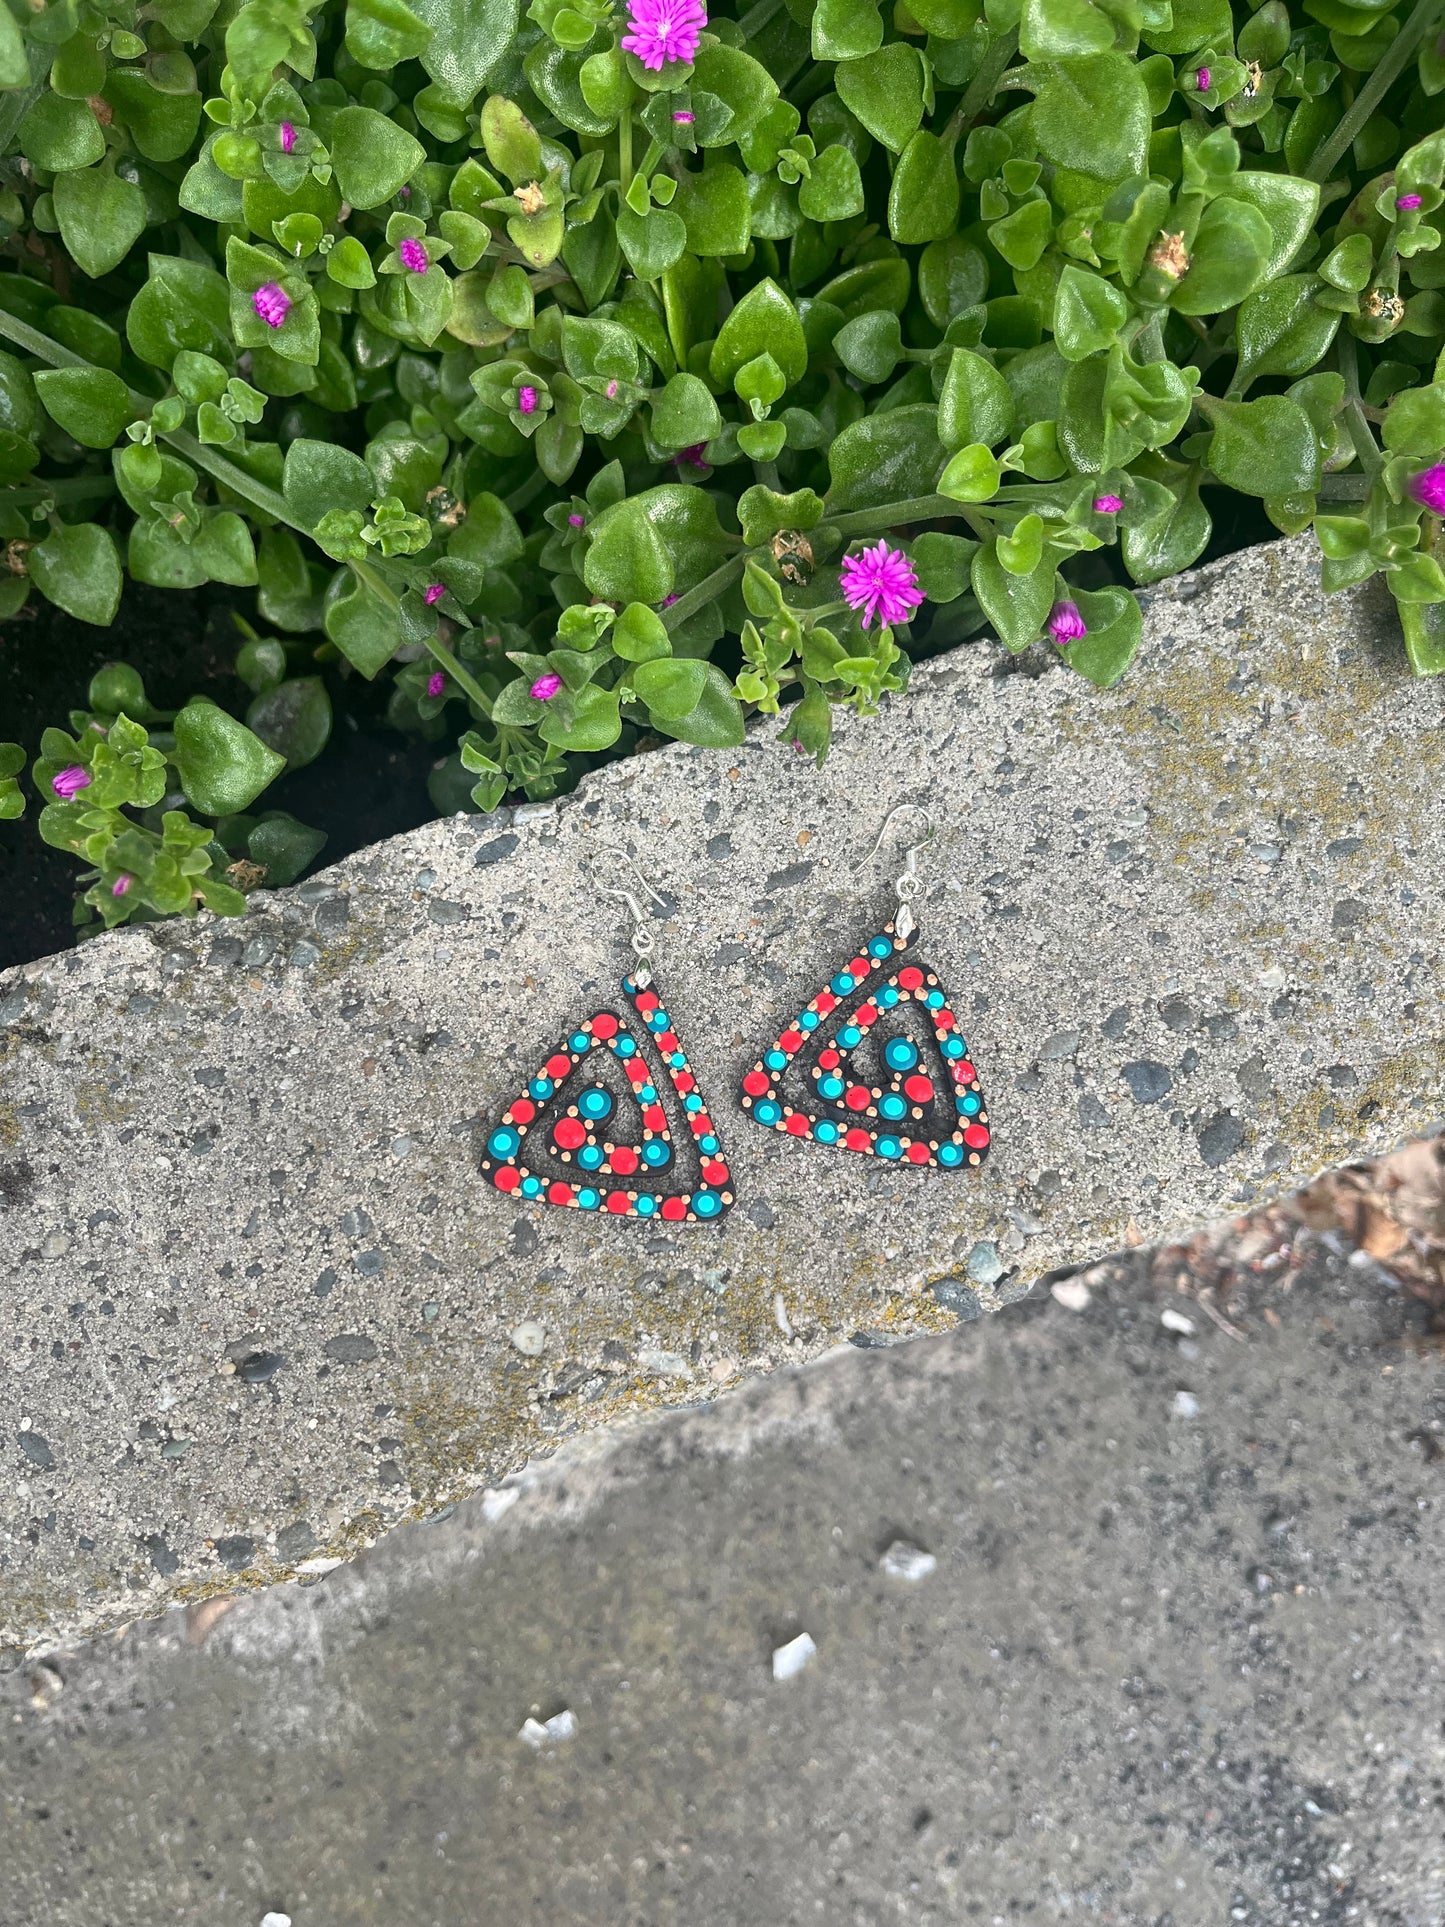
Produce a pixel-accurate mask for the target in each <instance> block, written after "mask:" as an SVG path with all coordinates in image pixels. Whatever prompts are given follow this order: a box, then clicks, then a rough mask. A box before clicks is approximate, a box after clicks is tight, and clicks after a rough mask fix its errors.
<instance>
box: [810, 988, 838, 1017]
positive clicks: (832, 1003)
mask: <svg viewBox="0 0 1445 1927" xmlns="http://www.w3.org/2000/svg"><path fill="white" fill-rule="evenodd" d="M813 1001H814V1003H816V1005H817V1006H818V1010H819V1012H820V1013H821V1015H822V1016H824V1017H826V1016H827V1015H828V1012H829V1011H830V1010H832V1009H834V1008H835V1007H836V1005H837V1002H838V999H837V998H836V997H835V996H834V995H833V993H832V991H831V990H820V991H819V992H818V995H817V996H816V997H815V998H814V1000H813Z"/></svg>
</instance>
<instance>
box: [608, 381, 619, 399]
mask: <svg viewBox="0 0 1445 1927" xmlns="http://www.w3.org/2000/svg"><path fill="white" fill-rule="evenodd" d="M607 399H608V401H616V399H617V383H616V382H615V381H609V382H608V384H607Z"/></svg>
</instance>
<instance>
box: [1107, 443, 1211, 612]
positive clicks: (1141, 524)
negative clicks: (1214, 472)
mask: <svg viewBox="0 0 1445 1927" xmlns="http://www.w3.org/2000/svg"><path fill="white" fill-rule="evenodd" d="M1165 473H1166V474H1167V475H1168V477H1169V479H1168V481H1167V483H1151V484H1149V488H1150V490H1151V493H1150V495H1149V496H1148V497H1147V498H1145V497H1143V496H1142V494H1141V492H1140V491H1139V489H1138V485H1137V484H1136V485H1135V489H1134V491H1132V494H1133V495H1134V496H1135V497H1136V498H1137V499H1130V500H1129V503H1128V515H1127V517H1126V520H1125V522H1124V530H1123V536H1122V540H1121V543H1120V547H1121V549H1122V551H1123V556H1124V566H1125V568H1126V569H1127V570H1128V571H1129V574H1130V575H1131V576H1132V577H1133V579H1134V580H1135V581H1136V582H1139V583H1150V582H1162V581H1163V580H1164V578H1165V577H1166V576H1171V575H1178V574H1179V572H1180V571H1181V570H1182V569H1187V568H1188V567H1189V566H1190V564H1191V563H1193V562H1197V561H1198V560H1199V558H1200V556H1201V555H1202V554H1203V553H1204V551H1205V549H1206V548H1207V547H1208V544H1209V537H1210V535H1211V533H1212V531H1213V524H1212V522H1211V520H1210V515H1209V511H1208V509H1206V508H1205V506H1204V504H1203V502H1202V501H1201V500H1200V497H1199V481H1200V472H1199V470H1198V468H1190V469H1185V468H1181V467H1179V466H1178V465H1177V464H1175V463H1172V462H1171V463H1169V464H1168V465H1167V468H1166V469H1165Z"/></svg>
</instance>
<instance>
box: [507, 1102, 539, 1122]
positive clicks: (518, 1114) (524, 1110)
mask: <svg viewBox="0 0 1445 1927" xmlns="http://www.w3.org/2000/svg"><path fill="white" fill-rule="evenodd" d="M536 1115H537V1107H536V1105H535V1104H534V1103H533V1102H532V1100H531V1098H530V1097H519V1098H518V1099H517V1101H516V1103H515V1104H514V1105H513V1106H512V1108H511V1110H510V1111H508V1113H507V1116H506V1122H507V1123H508V1124H530V1123H531V1122H532V1119H533V1118H534V1117H535V1116H536Z"/></svg>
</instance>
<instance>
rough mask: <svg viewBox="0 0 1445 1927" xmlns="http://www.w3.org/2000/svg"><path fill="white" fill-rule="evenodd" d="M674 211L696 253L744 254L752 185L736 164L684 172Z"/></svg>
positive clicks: (748, 236) (749, 234) (678, 186)
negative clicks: (749, 196)
mask: <svg viewBox="0 0 1445 1927" xmlns="http://www.w3.org/2000/svg"><path fill="white" fill-rule="evenodd" d="M855 172H856V169H855ZM673 210H674V218H676V217H677V216H681V218H682V222H683V225H684V227H685V228H686V230H687V238H686V246H687V247H688V249H690V250H691V252H692V253H693V254H698V255H706V254H742V253H743V252H744V251H745V249H746V248H747V245H748V242H749V240H750V239H751V233H752V230H751V220H750V214H749V207H748V184H747V182H746V180H744V178H743V176H742V175H741V174H740V173H739V172H738V170H737V168H735V167H728V166H725V165H724V164H723V163H721V162H718V163H716V164H715V165H713V166H711V167H705V168H704V169H703V170H702V172H701V173H700V174H684V175H683V176H682V179H681V180H680V181H679V182H678V184H677V198H676V199H675V201H674V202H673ZM618 232H619V236H620V235H621V227H620V224H619V229H618ZM626 246H627V243H626V241H625V240H624V241H623V247H624V249H626ZM671 265H672V263H671V262H670V261H669V263H668V266H669V267H671Z"/></svg>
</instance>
